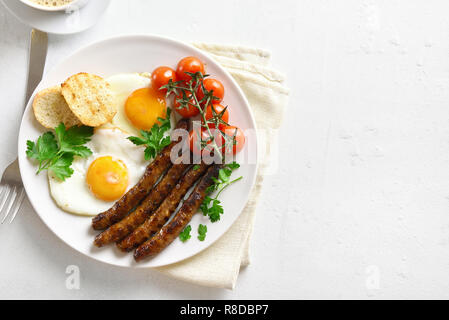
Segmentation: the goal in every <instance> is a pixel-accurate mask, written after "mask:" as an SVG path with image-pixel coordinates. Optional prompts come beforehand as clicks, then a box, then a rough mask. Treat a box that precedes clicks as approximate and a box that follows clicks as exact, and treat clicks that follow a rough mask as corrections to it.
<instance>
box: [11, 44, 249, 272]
mask: <svg viewBox="0 0 449 320" xmlns="http://www.w3.org/2000/svg"><path fill="white" fill-rule="evenodd" d="M185 56H197V57H199V58H200V59H201V60H202V61H204V62H205V64H206V72H207V73H208V74H210V75H211V76H213V77H215V78H217V79H220V80H221V81H222V82H223V84H224V86H225V90H226V93H225V98H224V102H223V104H224V105H229V108H230V111H231V115H230V122H231V123H233V124H235V125H237V126H238V127H240V128H242V129H243V130H246V129H250V130H249V131H248V132H247V142H246V145H245V149H244V152H241V153H240V154H239V155H238V157H237V161H238V162H239V163H241V168H240V169H239V170H238V171H236V172H235V174H234V175H235V177H238V176H240V175H242V176H243V177H244V178H243V180H241V181H239V182H237V183H235V184H234V185H233V186H232V187H230V188H228V189H227V190H226V191H224V192H223V193H222V194H221V195H220V200H222V203H223V206H224V211H225V213H224V215H223V216H222V219H221V221H219V222H216V223H210V222H209V221H208V219H207V218H206V217H203V215H202V214H201V213H198V214H196V215H195V216H194V218H193V220H192V222H191V225H192V232H191V234H192V238H191V239H190V240H189V241H187V242H186V243H182V242H181V241H179V239H176V240H175V241H174V242H173V243H172V244H171V245H170V246H169V247H168V248H166V249H165V250H164V251H163V252H161V253H160V254H159V255H158V256H156V257H154V258H152V259H147V260H146V261H143V262H140V263H135V262H134V260H133V258H132V254H124V253H121V252H120V251H119V250H118V249H116V248H115V246H114V245H111V246H109V247H105V248H101V249H97V248H95V247H94V246H93V244H92V242H93V239H94V237H95V235H96V234H97V232H94V231H93V230H92V228H91V219H90V218H85V217H78V216H75V215H72V214H69V213H66V212H64V211H62V210H61V209H59V208H58V207H57V206H56V205H55V203H54V202H53V200H52V198H51V196H50V193H49V189H48V183H47V175H46V174H45V173H43V174H42V173H41V174H40V175H39V176H36V174H35V172H36V165H35V164H34V163H33V162H31V161H30V160H28V159H27V158H26V154H25V151H26V141H27V140H28V139H30V140H33V141H34V140H36V139H37V137H38V136H39V135H41V134H42V133H43V132H44V131H45V129H44V128H42V127H41V126H40V125H39V124H38V123H37V121H36V120H35V118H34V115H33V111H32V108H30V105H31V101H32V99H33V97H32V98H31V100H30V102H29V103H28V106H27V110H26V111H25V114H24V117H23V119H22V124H21V128H20V133H19V148H18V150H19V165H20V171H21V174H22V179H23V183H24V185H25V189H26V192H27V194H28V197H29V199H30V201H31V204H32V205H33V207H34V209H35V210H36V212H37V213H38V214H39V216H40V217H41V218H42V220H43V221H44V223H45V224H46V225H47V226H48V227H49V228H50V229H51V230H52V231H53V232H54V233H55V234H56V235H57V236H58V237H59V238H60V239H61V240H63V241H64V242H65V243H67V244H68V245H69V246H71V247H72V248H74V249H76V250H78V251H79V252H81V253H83V254H85V255H87V256H89V257H91V258H94V259H96V260H99V261H103V262H105V263H109V264H113V265H117V266H124V267H156V266H163V265H167V264H171V263H175V262H178V261H181V260H183V259H186V258H189V257H191V256H193V255H195V254H197V253H199V252H200V251H202V250H204V249H205V248H207V247H209V246H210V245H211V244H212V243H213V242H215V241H216V240H217V239H219V238H220V237H221V236H222V235H223V234H224V233H225V232H226V231H227V230H228V229H229V227H230V226H231V225H232V224H233V222H234V221H235V220H236V219H237V217H238V216H239V215H240V213H241V211H242V210H243V208H244V206H245V204H246V202H247V200H248V196H249V194H250V191H251V189H252V187H253V185H254V182H255V178H256V171H257V138H256V135H255V129H256V124H255V121H254V117H253V115H252V113H251V110H250V107H249V105H248V102H247V100H246V98H245V96H244V95H243V93H242V91H241V89H240V88H239V87H238V85H237V84H236V82H235V81H234V80H233V79H232V77H231V76H230V75H229V73H228V72H227V71H225V70H224V69H223V68H222V67H220V66H219V65H218V64H217V63H216V62H214V61H213V60H212V59H211V58H210V57H209V56H207V55H206V54H204V53H203V52H201V51H199V50H197V49H195V48H193V47H191V46H189V45H186V44H184V43H181V42H178V41H174V40H170V39H167V38H162V37H157V36H144V35H137V36H124V37H118V38H112V39H108V40H104V41H101V42H97V43H95V44H92V45H90V46H88V47H86V48H84V49H82V50H80V51H78V52H76V53H75V54H74V55H72V56H71V57H69V58H67V59H66V60H65V61H63V62H62V63H60V64H59V65H58V66H56V67H55V68H54V69H53V70H52V71H51V72H49V73H48V74H47V75H46V76H45V78H44V80H43V81H42V82H41V83H40V84H39V86H38V87H37V89H36V92H37V91H39V90H42V89H44V88H47V87H49V86H52V85H56V84H59V83H61V82H63V81H64V80H65V79H66V78H67V77H69V76H70V75H72V74H74V73H78V72H81V71H83V72H91V73H95V74H98V75H101V76H103V77H107V76H110V75H113V74H117V73H122V72H144V71H149V72H151V71H152V70H153V69H154V68H156V67H157V66H160V65H168V66H173V67H175V66H176V64H177V62H178V61H179V60H180V59H181V58H183V57H185ZM33 96H34V95H33ZM251 129H253V130H251ZM247 159H252V161H248V160H247ZM200 223H202V224H207V227H208V232H207V237H206V240H205V241H204V242H201V241H199V240H198V239H197V238H196V237H197V228H198V225H199V224H200Z"/></svg>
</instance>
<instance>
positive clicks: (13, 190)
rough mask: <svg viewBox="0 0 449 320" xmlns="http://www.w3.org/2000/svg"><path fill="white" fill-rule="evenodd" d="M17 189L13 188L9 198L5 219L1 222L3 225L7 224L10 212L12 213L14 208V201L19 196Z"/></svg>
mask: <svg viewBox="0 0 449 320" xmlns="http://www.w3.org/2000/svg"><path fill="white" fill-rule="evenodd" d="M16 189H17V187H16V186H13V187H12V191H11V197H9V202H8V206H7V207H6V212H5V215H4V216H3V219H2V222H1V223H2V224H3V222H5V220H6V218H7V217H8V215H9V212H10V211H11V208H12V206H13V204H14V200H15V199H16V196H17V192H16Z"/></svg>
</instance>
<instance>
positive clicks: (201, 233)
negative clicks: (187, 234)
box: [198, 224, 207, 241]
mask: <svg viewBox="0 0 449 320" xmlns="http://www.w3.org/2000/svg"><path fill="white" fill-rule="evenodd" d="M206 233H207V226H205V225H203V224H200V225H199V226H198V240H200V241H204V239H206Z"/></svg>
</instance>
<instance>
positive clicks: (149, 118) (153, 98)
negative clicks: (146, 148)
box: [125, 88, 167, 130]
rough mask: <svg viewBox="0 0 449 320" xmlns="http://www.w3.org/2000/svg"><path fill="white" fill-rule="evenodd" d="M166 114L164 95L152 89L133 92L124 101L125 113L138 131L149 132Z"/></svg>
mask: <svg viewBox="0 0 449 320" xmlns="http://www.w3.org/2000/svg"><path fill="white" fill-rule="evenodd" d="M166 112H167V106H166V103H165V98H164V94H163V93H161V92H157V91H155V90H154V89H152V88H142V89H137V90H136V91H134V92H133V93H132V94H131V95H130V96H129V97H128V99H127V100H126V103H125V113H126V116H127V117H128V120H129V121H130V122H131V123H132V125H133V126H134V127H136V128H138V129H143V130H150V129H151V128H152V127H153V125H155V124H156V123H157V122H158V120H157V118H158V117H160V118H164V117H165V115H166Z"/></svg>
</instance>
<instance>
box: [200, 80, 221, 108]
mask: <svg viewBox="0 0 449 320" xmlns="http://www.w3.org/2000/svg"><path fill="white" fill-rule="evenodd" d="M203 85H204V89H206V90H207V91H213V95H214V97H216V98H218V99H215V98H214V99H213V100H212V101H211V102H212V103H220V102H221V101H222V100H223V97H224V86H223V84H222V83H221V82H220V81H218V80H216V79H210V78H207V79H204V81H203ZM196 96H197V97H198V100H199V101H201V100H202V99H203V98H204V92H203V87H202V86H199V87H198V91H197V93H196Z"/></svg>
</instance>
